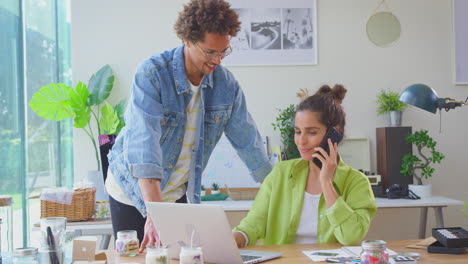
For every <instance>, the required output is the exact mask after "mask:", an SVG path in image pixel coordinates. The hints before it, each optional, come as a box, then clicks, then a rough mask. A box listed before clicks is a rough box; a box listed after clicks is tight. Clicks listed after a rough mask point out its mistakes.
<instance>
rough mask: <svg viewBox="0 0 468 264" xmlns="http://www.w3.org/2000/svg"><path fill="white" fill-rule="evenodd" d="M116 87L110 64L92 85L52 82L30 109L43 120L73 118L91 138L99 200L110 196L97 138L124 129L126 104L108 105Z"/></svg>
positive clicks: (93, 78)
mask: <svg viewBox="0 0 468 264" xmlns="http://www.w3.org/2000/svg"><path fill="white" fill-rule="evenodd" d="M113 85H114V72H113V71H112V69H111V67H110V66H109V65H105V66H103V67H102V68H101V69H99V70H98V71H97V72H96V73H95V74H93V75H92V76H91V78H90V79H89V81H88V85H86V84H84V83H82V82H78V83H77V85H76V86H75V88H72V87H69V86H67V85H65V84H63V83H52V84H49V85H46V86H43V87H41V88H40V89H39V90H38V91H37V92H36V93H34V94H33V96H32V98H31V101H29V106H30V107H31V108H32V110H33V111H34V112H36V114H37V115H39V116H40V117H42V118H44V119H47V120H55V121H60V120H64V119H67V118H72V119H73V126H74V127H76V128H81V129H83V131H84V132H85V133H86V134H87V135H88V137H89V139H90V141H91V143H92V145H93V147H94V152H95V153H94V154H95V157H96V165H97V171H89V172H88V180H89V181H91V182H92V183H93V184H94V185H95V187H96V200H97V201H99V200H103V199H104V200H106V198H104V197H107V195H105V192H104V185H103V177H102V171H101V158H100V155H99V150H98V145H97V142H96V139H97V138H98V136H97V135H112V134H118V133H119V132H120V129H122V127H123V126H124V120H123V112H124V108H125V101H124V100H122V101H121V102H120V103H119V104H117V105H115V106H114V107H112V106H111V105H110V104H109V103H108V102H106V99H107V98H108V97H109V95H110V93H111V92H112V88H113ZM91 120H93V121H91ZM96 130H97V131H96ZM98 175H99V176H98ZM101 182H102V183H101ZM101 185H102V186H101ZM101 189H102V190H101ZM100 197H103V198H100Z"/></svg>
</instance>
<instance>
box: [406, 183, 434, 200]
mask: <svg viewBox="0 0 468 264" xmlns="http://www.w3.org/2000/svg"><path fill="white" fill-rule="evenodd" d="M408 189H409V190H411V191H412V192H414V193H415V194H416V195H417V196H419V197H421V198H423V197H431V196H432V184H422V185H417V184H409V185H408Z"/></svg>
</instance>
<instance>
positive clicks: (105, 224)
mask: <svg viewBox="0 0 468 264" xmlns="http://www.w3.org/2000/svg"><path fill="white" fill-rule="evenodd" d="M376 202H377V208H379V209H385V208H421V214H420V218H419V236H418V238H420V239H423V238H426V235H425V233H426V225H427V209H428V208H433V209H434V213H435V218H436V227H444V216H443V211H442V208H443V207H447V206H449V205H462V204H463V202H462V201H458V200H454V199H450V198H446V197H441V196H434V197H427V198H423V199H420V200H407V199H384V198H376ZM203 204H217V205H221V206H223V208H224V211H226V212H228V213H229V212H248V211H249V210H250V208H251V207H252V204H253V201H232V200H226V201H211V202H203ZM67 230H69V231H70V230H71V231H74V232H75V234H76V235H77V236H81V235H101V236H102V239H101V242H100V244H99V249H107V248H108V247H109V241H110V238H111V236H112V235H113V232H112V223H111V221H110V220H106V221H95V220H90V221H83V222H69V223H67Z"/></svg>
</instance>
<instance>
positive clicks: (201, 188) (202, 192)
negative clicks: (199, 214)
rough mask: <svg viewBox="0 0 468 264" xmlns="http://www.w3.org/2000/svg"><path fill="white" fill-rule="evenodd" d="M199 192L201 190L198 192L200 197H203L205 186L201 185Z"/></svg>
mask: <svg viewBox="0 0 468 264" xmlns="http://www.w3.org/2000/svg"><path fill="white" fill-rule="evenodd" d="M200 190H201V191H200V196H204V195H205V193H206V188H205V185H203V184H202V185H201V187H200Z"/></svg>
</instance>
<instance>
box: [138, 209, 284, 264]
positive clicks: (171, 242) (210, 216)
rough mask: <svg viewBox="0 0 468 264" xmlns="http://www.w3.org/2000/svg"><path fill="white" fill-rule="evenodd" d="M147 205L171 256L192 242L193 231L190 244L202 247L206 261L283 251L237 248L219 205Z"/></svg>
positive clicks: (262, 257) (251, 258)
mask: <svg viewBox="0 0 468 264" xmlns="http://www.w3.org/2000/svg"><path fill="white" fill-rule="evenodd" d="M146 207H147V209H148V212H149V214H150V215H151V219H152V221H153V224H154V226H155V227H156V230H160V232H161V240H162V243H163V245H165V246H169V255H170V257H171V258H172V259H178V258H179V253H180V245H183V244H185V245H187V246H189V245H190V244H191V243H192V242H191V240H192V234H194V235H193V244H194V245H198V246H202V248H203V258H204V261H205V262H211V263H258V262H262V261H266V260H269V259H273V258H277V257H280V256H281V255H282V254H281V253H276V252H264V251H253V250H239V249H238V248H237V245H236V242H235V240H234V237H233V235H232V232H231V228H230V227H229V223H228V220H227V217H226V213H225V212H224V209H223V207H222V206H219V205H205V204H180V203H156V202H150V203H147V204H146Z"/></svg>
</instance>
